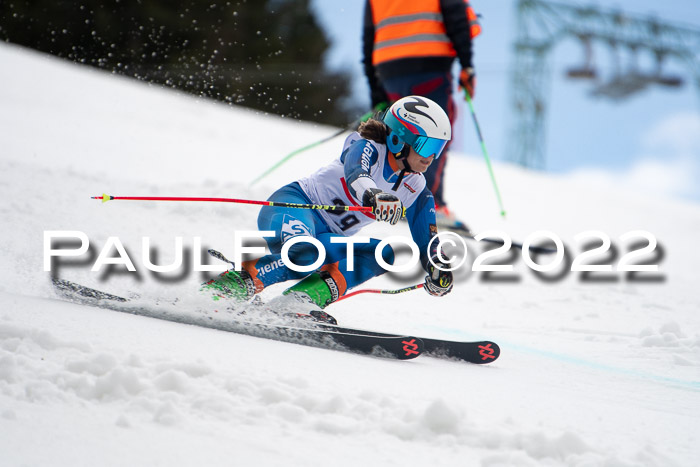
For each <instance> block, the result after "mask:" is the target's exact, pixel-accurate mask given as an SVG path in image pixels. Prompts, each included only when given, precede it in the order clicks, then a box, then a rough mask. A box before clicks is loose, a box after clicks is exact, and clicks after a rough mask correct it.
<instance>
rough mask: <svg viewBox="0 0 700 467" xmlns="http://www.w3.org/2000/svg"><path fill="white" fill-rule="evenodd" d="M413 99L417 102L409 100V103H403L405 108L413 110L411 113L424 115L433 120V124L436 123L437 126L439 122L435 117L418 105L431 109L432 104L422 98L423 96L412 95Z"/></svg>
mask: <svg viewBox="0 0 700 467" xmlns="http://www.w3.org/2000/svg"><path fill="white" fill-rule="evenodd" d="M411 99H413V100H414V101H415V102H407V103H405V104H404V105H403V106H404V108H405V109H406V110H408V111H409V112H411V113H414V114H416V115H422V116H424V117H425V118H427V119H428V120H430V121H431V122H433V124H434V125H435V126H438V124H437V122H435V120H433V118H432V117H431V116H430V115H428V114H427V113H425V112H423V111H422V110H419V109H418V107H425V108H426V109H429V108H430V106H429V105H428V103H427V102H425V101H424V100H423V99H421V98H419V97H412V98H411Z"/></svg>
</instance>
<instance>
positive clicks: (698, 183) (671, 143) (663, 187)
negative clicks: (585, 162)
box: [573, 113, 700, 201]
mask: <svg viewBox="0 0 700 467" xmlns="http://www.w3.org/2000/svg"><path fill="white" fill-rule="evenodd" d="M642 145H643V152H642V154H640V155H639V156H638V157H637V158H635V162H634V164H633V165H632V166H630V167H627V168H625V169H623V170H616V171H613V170H605V169H601V168H584V169H579V170H576V171H574V172H573V175H574V176H575V177H576V178H581V177H586V178H588V179H590V180H595V181H596V182H597V183H599V184H601V185H608V186H611V187H615V188H617V189H621V190H625V191H632V192H636V193H644V194H647V195H651V196H654V197H672V198H683V199H687V200H693V201H700V115H699V114H696V113H679V114H674V115H672V116H670V117H668V118H665V119H663V120H662V121H661V122H659V123H658V124H656V125H655V126H654V127H653V128H651V129H650V131H648V132H647V133H646V134H645V135H644V136H643V139H642Z"/></svg>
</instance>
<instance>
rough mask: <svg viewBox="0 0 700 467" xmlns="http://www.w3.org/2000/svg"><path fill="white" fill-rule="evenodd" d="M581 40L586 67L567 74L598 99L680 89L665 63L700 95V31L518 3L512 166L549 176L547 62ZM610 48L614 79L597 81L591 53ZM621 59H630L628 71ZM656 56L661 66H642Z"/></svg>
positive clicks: (527, 0)
mask: <svg viewBox="0 0 700 467" xmlns="http://www.w3.org/2000/svg"><path fill="white" fill-rule="evenodd" d="M572 38H573V39H575V40H578V41H579V42H580V44H581V45H582V47H583V50H584V63H583V64H582V65H581V66H578V67H576V68H572V69H569V70H568V72H567V76H568V78H570V79H585V80H592V81H593V82H594V83H595V87H594V89H593V91H592V93H591V94H592V95H593V96H596V97H602V98H608V99H612V100H615V101H622V100H624V99H627V98H629V97H630V96H632V95H634V94H636V93H638V92H640V91H642V90H644V89H646V88H647V87H648V86H651V85H659V86H663V87H668V88H678V87H681V86H682V85H683V84H684V79H683V78H682V77H680V76H675V75H668V74H665V72H664V70H663V66H664V63H665V61H666V60H667V59H669V58H671V59H675V60H677V61H678V62H680V63H681V64H682V65H684V68H685V69H686V71H687V73H688V75H689V76H690V78H691V80H692V82H693V83H694V84H695V87H696V89H697V91H698V92H699V93H700V28H694V27H688V26H679V25H671V24H668V23H664V22H661V21H659V20H658V19H656V18H653V17H641V16H638V15H636V16H635V15H628V14H625V13H623V12H620V11H605V10H602V9H600V8H598V7H596V6H580V5H572V4H564V3H554V2H550V1H545V0H518V2H517V38H516V42H515V44H514V47H513V53H514V57H513V60H512V65H511V67H512V69H511V92H512V109H513V118H514V124H513V125H512V127H511V129H510V135H509V138H508V141H509V143H508V145H509V148H508V152H507V154H508V155H509V159H510V160H511V161H513V162H515V163H517V164H519V165H522V166H524V167H530V168H535V169H544V168H545V164H546V157H545V148H546V134H545V127H546V125H545V122H546V113H547V112H546V111H547V96H548V94H549V87H550V84H551V83H550V82H551V75H552V73H551V66H550V64H549V62H548V59H549V57H550V55H551V53H552V52H553V49H554V47H555V46H556V45H557V44H558V43H559V42H561V41H562V40H564V39H572ZM594 44H595V45H601V44H602V46H603V47H606V48H608V49H609V50H610V51H611V53H612V55H613V58H614V65H615V66H614V67H613V68H614V70H613V75H612V77H607V78H606V80H605V81H603V80H602V78H601V77H600V76H599V75H598V72H597V69H596V66H595V63H594V59H593V45H594ZM622 51H624V52H626V53H627V55H628V56H631V57H632V64H631V66H627V69H622V66H621V64H620V60H619V55H620V54H621V53H622ZM642 53H646V54H651V56H652V57H653V59H654V63H655V66H654V67H653V69H651V70H648V71H643V70H640V69H639V67H638V66H637V64H636V57H637V55H638V54H642Z"/></svg>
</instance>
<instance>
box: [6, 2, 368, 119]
mask: <svg viewBox="0 0 700 467" xmlns="http://www.w3.org/2000/svg"><path fill="white" fill-rule="evenodd" d="M0 39H1V40H4V41H7V42H12V43H16V44H20V45H23V46H27V47H31V48H34V49H37V50H39V51H42V52H46V53H50V54H53V55H56V56H58V57H62V58H65V59H69V60H72V61H74V62H79V63H83V64H87V65H91V66H95V67H98V68H101V69H105V70H109V71H112V72H114V73H118V74H121V75H126V76H131V77H134V78H137V79H140V80H143V81H147V82H150V83H157V84H161V85H165V86H169V87H173V88H176V89H180V90H183V91H186V92H189V93H192V94H196V95H198V96H205V97H209V98H213V99H217V100H220V101H225V102H229V103H232V104H237V105H243V106H247V107H252V108H255V109H259V110H262V111H265V112H270V113H274V114H278V115H283V116H288V117H292V118H296V119H302V120H312V121H318V122H322V123H327V124H336V125H343V124H345V123H347V121H348V120H349V119H350V118H349V117H348V114H350V113H353V112H355V113H356V112H358V109H356V108H348V107H347V106H346V105H344V98H345V97H346V96H348V95H349V92H350V91H349V90H350V77H349V74H347V73H344V72H333V71H329V70H327V69H326V68H325V67H324V65H323V55H324V52H325V51H326V50H327V49H328V47H329V46H330V44H329V41H328V38H327V37H326V36H325V33H324V31H323V30H322V29H321V27H320V26H319V24H318V22H317V21H316V19H315V17H314V16H313V14H312V13H311V11H310V9H309V0H238V1H225V2H217V0H207V1H204V0H186V1H185V2H169V1H166V0H78V1H65V0H35V1H31V0H5V1H3V2H0Z"/></svg>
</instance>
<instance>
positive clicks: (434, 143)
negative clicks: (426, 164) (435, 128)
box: [406, 136, 447, 159]
mask: <svg viewBox="0 0 700 467" xmlns="http://www.w3.org/2000/svg"><path fill="white" fill-rule="evenodd" d="M406 143H407V144H410V146H411V147H412V148H413V150H414V151H416V152H417V153H418V155H419V156H421V157H425V158H428V157H430V156H432V155H433V154H435V159H437V158H438V157H440V154H442V150H443V149H445V146H447V141H445V140H444V139H437V138H429V137H427V136H417V137H416V138H415V141H414V142H413V143H408V142H406Z"/></svg>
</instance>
